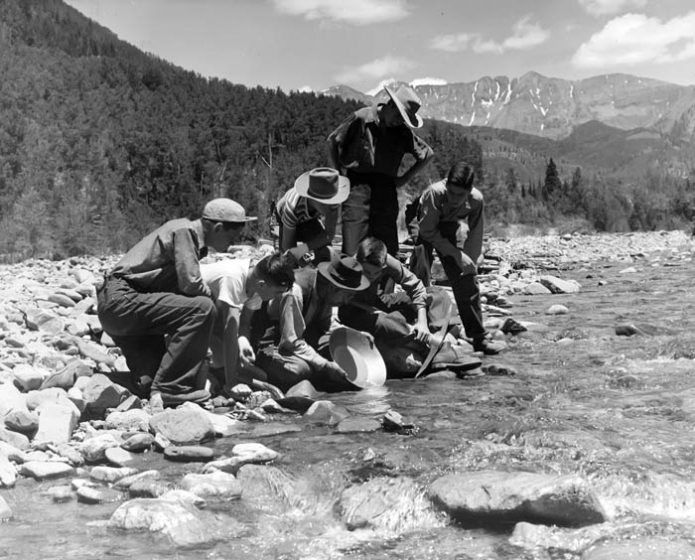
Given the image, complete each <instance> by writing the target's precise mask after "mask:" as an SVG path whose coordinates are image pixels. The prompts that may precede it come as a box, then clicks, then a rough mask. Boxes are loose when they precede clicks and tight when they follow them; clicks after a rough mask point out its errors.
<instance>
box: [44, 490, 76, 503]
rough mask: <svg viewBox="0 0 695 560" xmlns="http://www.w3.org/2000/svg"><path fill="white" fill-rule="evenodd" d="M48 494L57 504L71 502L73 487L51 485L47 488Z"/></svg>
mask: <svg viewBox="0 0 695 560" xmlns="http://www.w3.org/2000/svg"><path fill="white" fill-rule="evenodd" d="M46 495H48V496H50V498H51V499H52V500H53V501H54V502H55V503H56V504H64V503H65V502H69V501H71V500H72V497H73V493H72V488H71V487H70V486H51V487H50V488H49V489H48V490H46Z"/></svg>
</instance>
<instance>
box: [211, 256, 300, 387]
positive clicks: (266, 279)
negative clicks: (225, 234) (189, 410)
mask: <svg viewBox="0 0 695 560" xmlns="http://www.w3.org/2000/svg"><path fill="white" fill-rule="evenodd" d="M200 274H201V276H202V278H203V281H204V282H205V284H206V285H207V286H208V288H210V291H211V292H212V299H213V300H214V302H215V306H216V308H217V320H216V322H215V325H214V327H213V331H212V337H211V340H210V349H211V350H212V363H211V368H210V372H211V376H212V379H211V381H215V382H216V383H217V384H218V385H219V387H217V389H218V390H220V392H226V391H228V390H229V389H231V388H232V387H233V386H234V385H236V384H237V383H238V382H239V370H240V368H241V367H242V366H243V365H246V364H248V363H252V362H253V361H254V359H255V355H254V352H253V349H252V348H251V343H250V342H249V340H248V333H246V332H245V333H244V334H240V330H239V320H240V317H241V313H242V310H249V311H254V310H258V309H260V308H261V304H262V302H264V301H269V300H271V299H273V298H274V297H276V296H280V295H282V294H284V293H285V292H287V291H288V290H289V289H290V288H291V287H292V283H293V282H294V269H293V266H292V261H291V259H290V258H288V257H286V256H283V255H282V254H281V253H279V252H277V253H274V254H272V255H269V256H267V257H264V258H263V259H261V260H260V261H259V262H258V263H257V264H256V265H255V266H251V260H250V259H230V260H223V261H217V262H214V263H206V264H201V265H200Z"/></svg>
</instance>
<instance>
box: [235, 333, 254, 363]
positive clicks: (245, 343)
mask: <svg viewBox="0 0 695 560" xmlns="http://www.w3.org/2000/svg"><path fill="white" fill-rule="evenodd" d="M239 361H240V362H241V365H242V366H248V365H251V364H253V363H254V362H255V361H256V354H255V353H254V351H253V348H251V343H250V342H249V339H248V338H246V337H245V336H240V337H239Z"/></svg>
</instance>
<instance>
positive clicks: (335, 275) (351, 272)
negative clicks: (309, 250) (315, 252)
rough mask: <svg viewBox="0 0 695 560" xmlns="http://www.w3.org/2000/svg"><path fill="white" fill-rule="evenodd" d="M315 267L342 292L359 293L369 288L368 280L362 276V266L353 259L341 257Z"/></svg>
mask: <svg viewBox="0 0 695 560" xmlns="http://www.w3.org/2000/svg"><path fill="white" fill-rule="evenodd" d="M316 267H317V268H318V271H319V272H320V273H321V274H322V275H323V276H325V277H326V278H327V279H328V280H329V281H330V282H331V283H333V284H335V285H336V286H338V287H339V288H342V289H343V290H350V291H353V292H361V291H362V290H366V289H367V288H368V287H369V280H367V277H366V276H365V275H364V272H363V270H362V265H361V264H360V263H358V262H357V259H355V258H354V257H342V258H341V259H339V260H337V261H336V262H322V263H319V264H318V265H317V266H316Z"/></svg>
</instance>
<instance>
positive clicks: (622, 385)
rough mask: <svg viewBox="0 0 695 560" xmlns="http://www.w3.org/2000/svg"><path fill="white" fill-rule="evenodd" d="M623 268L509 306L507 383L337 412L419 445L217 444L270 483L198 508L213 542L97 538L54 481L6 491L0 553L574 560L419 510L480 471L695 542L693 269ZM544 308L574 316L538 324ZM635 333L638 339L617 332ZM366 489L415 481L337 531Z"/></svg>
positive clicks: (176, 474)
mask: <svg viewBox="0 0 695 560" xmlns="http://www.w3.org/2000/svg"><path fill="white" fill-rule="evenodd" d="M626 266H627V265H625V264H623V263H611V262H602V263H597V264H594V265H592V266H591V267H590V268H589V267H584V268H575V269H568V270H563V271H562V273H561V274H559V275H561V276H563V277H564V278H573V279H576V280H578V281H579V282H580V283H581V284H582V286H583V288H582V291H581V292H580V293H579V294H572V295H553V296H520V295H517V296H513V297H512V298H511V299H512V301H513V303H514V307H513V309H512V311H513V317H514V318H515V319H516V320H518V321H529V322H533V323H535V324H536V325H537V326H536V327H534V328H531V329H530V330H529V332H527V333H523V334H521V335H518V336H516V337H514V338H510V339H509V348H508V349H507V350H506V351H505V352H504V353H503V354H502V355H501V356H499V357H493V358H490V357H488V358H485V363H488V364H491V363H494V364H500V365H505V366H509V367H512V368H514V369H515V370H516V375H504V376H492V375H486V376H482V377H477V378H470V379H460V380H459V379H437V380H435V379H430V380H419V381H417V382H414V381H412V380H401V381H397V380H394V381H389V382H388V383H387V385H386V386H385V387H382V388H379V389H371V390H367V391H363V392H361V393H357V394H343V395H338V396H336V397H334V399H333V400H334V401H335V402H336V403H337V404H340V405H341V406H344V407H346V408H347V409H348V410H349V411H350V412H351V413H352V414H353V415H357V416H367V417H369V416H372V417H374V418H381V417H382V416H383V414H384V412H386V411H387V410H389V409H394V410H396V411H398V412H400V413H401V414H403V415H404V417H405V418H406V420H408V421H410V422H412V423H414V424H415V425H416V426H417V427H418V428H419V430H418V431H417V432H416V433H415V434H412V435H399V434H396V433H389V432H385V431H378V432H373V433H351V434H341V433H337V432H336V431H335V430H334V429H333V428H331V427H328V426H316V425H309V424H305V423H303V421H302V420H301V419H300V418H298V417H296V418H295V417H293V418H286V419H281V420H279V422H285V423H290V422H291V423H294V424H299V425H301V426H302V431H301V432H295V433H288V434H278V435H267V436H264V437H260V436H256V435H254V434H253V433H251V434H249V435H248V436H247V437H245V438H238V437H235V438H224V439H220V440H217V441H216V442H215V444H214V446H215V448H216V450H217V451H218V452H219V453H224V452H225V450H229V449H230V448H231V446H232V445H234V444H236V443H239V442H240V441H260V442H262V443H264V444H265V445H267V446H269V447H271V448H272V449H275V450H276V451H278V452H280V453H281V454H282V457H281V459H280V460H278V461H276V463H275V464H274V465H272V466H267V467H259V468H263V469H266V473H267V474H266V475H265V476H261V477H260V478H259V481H257V483H254V484H251V483H249V484H248V485H247V486H245V487H244V495H243V497H242V499H241V500H239V501H236V502H229V503H222V504H220V503H211V504H210V506H209V508H208V510H207V511H206V513H205V514H206V515H209V516H210V519H214V520H215V522H216V523H221V525H222V529H221V531H220V532H219V534H218V537H219V539H218V540H216V541H213V542H210V543H209V545H207V546H205V547H195V548H185V547H178V548H177V547H173V546H172V545H171V544H170V543H169V542H168V541H167V540H166V539H165V538H164V537H161V536H157V535H153V534H149V533H133V532H128V533H125V532H120V531H115V530H113V529H109V528H107V527H106V526H105V523H104V521H105V520H107V519H108V518H109V516H110V514H111V512H112V511H113V510H114V509H115V508H116V506H117V504H105V505H98V506H88V505H83V504H78V503H76V502H74V501H73V502H70V503H67V504H54V503H53V502H52V501H51V499H50V498H49V497H47V496H45V495H42V493H41V492H42V490H45V489H47V488H49V487H50V486H54V485H57V484H62V482H56V481H52V482H43V483H40V484H36V483H34V482H31V481H27V480H22V481H21V482H20V483H18V485H17V487H16V488H14V489H12V490H8V491H3V494H2V495H3V496H4V497H5V498H6V500H7V501H8V503H9V504H10V506H11V507H12V509H13V511H14V513H15V517H14V519H13V520H11V521H10V522H8V523H5V524H2V525H0V558H46V559H48V558H56V559H57V558H71V559H79V558H134V559H150V558H180V559H193V558H195V559H199V558H212V559H215V558H258V559H266V558H267V559H271V558H284V559H288V560H289V559H300V558H307V559H309V558H311V559H313V558H316V559H319V558H347V559H350V558H370V559H387V558H388V559H392V558H404V559H405V558H408V559H411V558H412V559H416V558H417V559H425V558H427V559H429V558H443V559H458V560H467V559H474V558H483V559H556V558H557V559H559V558H565V559H570V560H572V559H575V558H580V556H581V554H580V553H579V552H577V551H576V549H575V552H572V547H571V546H570V545H569V544H568V543H567V542H565V543H564V544H563V543H562V542H561V543H560V544H559V545H556V546H554V547H550V548H545V547H540V548H537V549H530V548H521V547H519V546H515V545H514V544H512V543H511V542H510V534H511V527H507V528H499V527H498V528H494V529H493V528H484V527H483V528H475V529H471V528H467V527H463V526H459V525H457V524H455V523H452V522H450V521H449V520H448V519H447V518H446V516H444V515H443V514H441V513H439V512H438V511H436V510H435V509H434V508H433V507H432V506H431V505H430V504H429V501H428V500H427V499H426V497H425V494H424V491H425V489H426V488H427V485H428V484H429V483H430V482H431V481H432V480H434V479H435V478H437V477H438V476H440V475H442V474H444V473H448V472H465V471H474V470H480V469H484V468H486V469H487V468H494V469H501V470H524V471H532V472H541V473H558V474H569V473H576V474H579V475H581V476H583V477H585V478H586V479H588V480H589V481H590V482H591V484H592V485H593V487H594V489H595V491H596V493H597V495H598V497H599V499H600V501H601V503H602V505H603V506H604V508H605V509H606V511H607V512H608V513H609V515H610V516H611V521H610V523H609V524H607V525H608V526H611V527H613V534H615V535H618V536H621V537H628V536H636V535H659V536H663V537H664V538H666V539H669V540H678V539H680V540H683V539H685V540H688V541H690V542H691V543H692V544H693V545H695V476H694V474H695V473H694V471H695V461H694V459H695V445H694V444H695V433H694V431H693V419H694V417H695V367H694V366H693V357H695V336H694V335H693V327H694V326H695V321H694V320H693V310H694V309H695V305H694V304H695V291H694V290H692V288H691V284H692V268H691V266H692V263H691V262H690V259H688V258H681V259H673V258H671V259H669V258H667V257H666V256H661V255H658V254H656V255H649V256H647V258H645V259H643V260H641V261H638V262H637V263H636V264H634V265H632V266H634V267H635V268H636V271H635V272H632V273H621V271H622V270H623V269H625V268H626ZM554 303H560V304H563V305H565V306H566V307H568V308H569V313H568V314H566V315H552V316H551V315H546V314H545V310H546V309H547V308H548V307H549V306H550V305H551V304H554ZM630 323H631V324H635V325H637V326H641V328H642V331H643V332H644V334H639V335H635V336H631V337H625V336H617V335H616V333H615V327H616V326H617V325H622V324H630ZM271 431H272V430H271ZM136 466H138V467H141V468H143V469H144V468H160V469H162V471H163V473H164V475H165V477H166V478H168V479H169V480H171V481H175V480H178V479H179V478H180V477H181V476H182V474H183V472H185V470H186V467H184V466H182V465H180V464H173V463H166V462H164V461H163V460H162V458H161V456H159V455H157V454H148V455H145V456H143V457H142V458H141V459H140V463H139V464H138V465H136ZM188 469H189V470H190V469H191V467H190V466H189V467H188ZM373 477H392V478H393V480H394V484H395V483H396V481H398V480H401V478H397V477H402V478H406V479H409V480H411V481H414V483H415V484H413V485H404V487H403V488H404V489H403V496H402V503H401V504H397V506H395V507H394V508H393V510H392V512H391V515H390V516H387V517H388V518H384V519H382V520H381V522H380V525H379V528H378V529H356V530H354V531H350V530H348V529H347V528H346V525H345V523H344V522H343V521H342V520H341V518H340V514H339V512H338V510H337V509H336V507H335V504H336V502H337V501H338V499H339V497H340V494H341V492H342V490H343V489H344V488H346V487H348V486H349V485H351V484H357V483H360V482H363V481H366V480H369V479H370V478H373ZM572 538H576V533H575V534H574V537H572V536H571V535H570V533H568V536H567V541H570V540H571V539H572ZM560 540H561V541H562V537H560Z"/></svg>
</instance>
